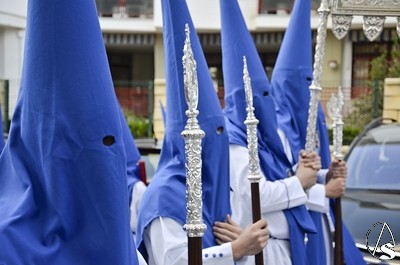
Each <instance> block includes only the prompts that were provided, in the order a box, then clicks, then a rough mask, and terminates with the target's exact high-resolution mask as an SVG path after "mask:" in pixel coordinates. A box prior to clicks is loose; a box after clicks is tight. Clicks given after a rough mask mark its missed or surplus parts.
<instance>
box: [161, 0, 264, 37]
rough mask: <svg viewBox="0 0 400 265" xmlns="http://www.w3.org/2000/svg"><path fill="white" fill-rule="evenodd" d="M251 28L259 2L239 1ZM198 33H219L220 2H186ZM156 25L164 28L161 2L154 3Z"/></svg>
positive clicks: (192, 0) (188, 0)
mask: <svg viewBox="0 0 400 265" xmlns="http://www.w3.org/2000/svg"><path fill="white" fill-rule="evenodd" d="M238 1H239V5H240V8H241V10H242V13H243V16H244V18H245V20H246V23H247V25H248V27H249V28H252V27H254V25H255V22H256V18H257V14H258V0H238ZM186 2H187V5H188V7H189V11H190V15H191V17H192V20H193V24H194V26H195V27H196V30H197V32H204V31H205V32H210V31H219V29H220V27H221V18H220V2H219V0H201V1H199V0H186ZM154 25H155V27H156V28H157V29H161V28H162V16H161V1H157V0H155V1H154Z"/></svg>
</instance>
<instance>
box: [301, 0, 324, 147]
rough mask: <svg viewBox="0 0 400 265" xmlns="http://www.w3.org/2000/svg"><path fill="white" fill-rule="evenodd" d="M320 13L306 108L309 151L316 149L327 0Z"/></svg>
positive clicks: (319, 10) (322, 3) (319, 9)
mask: <svg viewBox="0 0 400 265" xmlns="http://www.w3.org/2000/svg"><path fill="white" fill-rule="evenodd" d="M318 13H319V15H320V20H319V25H318V29H317V44H316V46H315V55H314V69H313V81H312V84H311V85H310V88H309V89H310V104H309V109H308V121H307V135H306V146H305V148H306V151H308V152H311V151H315V149H316V137H317V134H316V125H317V115H318V101H319V97H320V93H321V90H322V88H321V76H322V65H323V59H324V54H325V40H326V27H327V22H328V15H329V6H328V0H322V1H321V5H320V7H319V8H318Z"/></svg>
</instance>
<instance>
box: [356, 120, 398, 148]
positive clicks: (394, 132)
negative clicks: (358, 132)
mask: <svg viewBox="0 0 400 265" xmlns="http://www.w3.org/2000/svg"><path fill="white" fill-rule="evenodd" d="M362 142H363V143H368V142H371V143H400V123H392V124H385V123H383V124H381V125H380V126H378V127H376V128H373V129H371V130H369V131H368V132H367V133H366V135H365V136H364V137H363V139H362Z"/></svg>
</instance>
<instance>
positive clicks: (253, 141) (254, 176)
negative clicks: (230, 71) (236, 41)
mask: <svg viewBox="0 0 400 265" xmlns="http://www.w3.org/2000/svg"><path fill="white" fill-rule="evenodd" d="M250 81H251V80H250V75H249V71H248V68H247V61H246V56H243V82H244V91H245V94H246V102H247V108H246V111H247V117H246V120H245V121H244V124H245V125H246V132H247V148H248V150H249V175H248V177H247V178H248V179H249V181H250V183H258V182H260V179H261V175H260V159H259V157H258V138H257V124H258V120H257V118H256V117H255V116H254V107H253V92H252V88H251V82H250Z"/></svg>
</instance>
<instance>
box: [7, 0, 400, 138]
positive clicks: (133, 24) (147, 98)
mask: <svg viewBox="0 0 400 265" xmlns="http://www.w3.org/2000/svg"><path fill="white" fill-rule="evenodd" d="M238 1H239V5H240V7H241V9H242V13H243V16H244V18H245V20H246V23H247V26H248V28H249V30H250V32H251V33H252V36H253V39H254V42H255V44H256V46H257V49H258V51H259V54H260V58H261V60H262V62H263V64H264V66H265V70H266V72H267V73H268V74H269V75H270V74H271V72H272V69H273V66H274V64H275V60H276V58H277V55H278V52H279V47H280V44H281V42H282V38H283V36H284V32H285V29H286V27H287V25H288V23H289V19H290V12H291V9H292V6H293V2H294V0H238ZM2 2H3V3H0V79H2V80H18V78H19V77H20V76H21V65H22V54H23V52H22V51H23V42H24V27H25V17H26V0H13V1H2ZM5 2H9V3H5ZM96 4H97V9H98V14H99V21H100V25H101V28H102V31H103V38H104V43H105V46H106V50H107V54H108V59H109V64H110V70H111V73H112V76H113V80H114V85H115V90H116V94H117V96H118V98H119V100H120V103H121V105H122V107H123V108H125V109H127V110H129V111H132V112H133V113H134V114H136V115H138V116H143V117H146V118H148V119H149V120H150V121H151V126H152V128H153V131H154V134H155V137H156V138H162V137H163V132H164V127H163V120H162V112H161V106H164V107H166V109H167V111H168V106H165V74H164V49H163V41H162V17H161V1H153V0H96ZM187 4H188V6H189V10H190V12H191V15H192V19H193V23H194V25H195V27H196V29H197V33H198V34H199V38H200V40H201V44H202V47H203V51H204V53H205V56H206V59H207V62H208V64H209V67H210V72H211V73H212V76H213V78H214V79H215V84H216V89H218V95H219V96H220V98H221V104H223V101H222V99H223V76H222V70H221V65H222V56H221V45H220V42H221V39H220V15H219V1H217V0H202V1H197V0H187ZM318 7H319V1H316V0H312V9H311V10H310V12H311V26H312V29H313V38H314V45H315V39H316V34H317V27H318V24H319V16H318V14H317V11H316V10H317V8H318ZM330 25H331V22H330V18H329V21H328V27H330ZM395 25H396V21H395V20H394V19H393V20H391V18H388V19H387V20H386V23H385V29H384V32H383V33H382V34H381V36H380V37H379V38H378V40H377V41H375V42H369V41H367V39H366V38H365V37H364V34H363V32H362V18H357V17H356V18H354V20H353V25H352V30H351V31H350V32H349V34H348V35H347V36H346V37H345V38H344V39H343V40H340V41H339V40H337V39H336V38H335V37H334V36H333V34H332V33H331V31H330V30H329V29H328V34H327V40H326V44H325V57H324V64H323V75H322V87H323V88H324V90H323V93H322V96H321V101H322V102H323V105H324V102H326V101H327V100H328V98H329V97H330V95H331V93H332V92H333V91H334V90H336V89H337V87H338V86H342V88H344V90H345V94H346V97H347V99H350V98H351V97H352V96H353V97H354V96H357V94H358V93H360V92H358V91H363V90H365V88H366V87H367V81H368V80H369V76H370V64H369V62H370V61H371V59H373V58H375V57H376V56H378V55H380V54H381V53H382V52H384V51H388V50H390V48H391V45H392V43H393V39H394V38H396V36H395V35H396V34H395V33H393V29H395ZM182 30H183V29H182ZM17 93H18V87H17V86H16V87H10V92H9V94H10V96H9V100H10V103H9V104H8V105H9V108H10V111H9V113H10V114H9V115H11V113H12V110H13V107H12V106H13V104H14V102H15V95H17Z"/></svg>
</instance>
